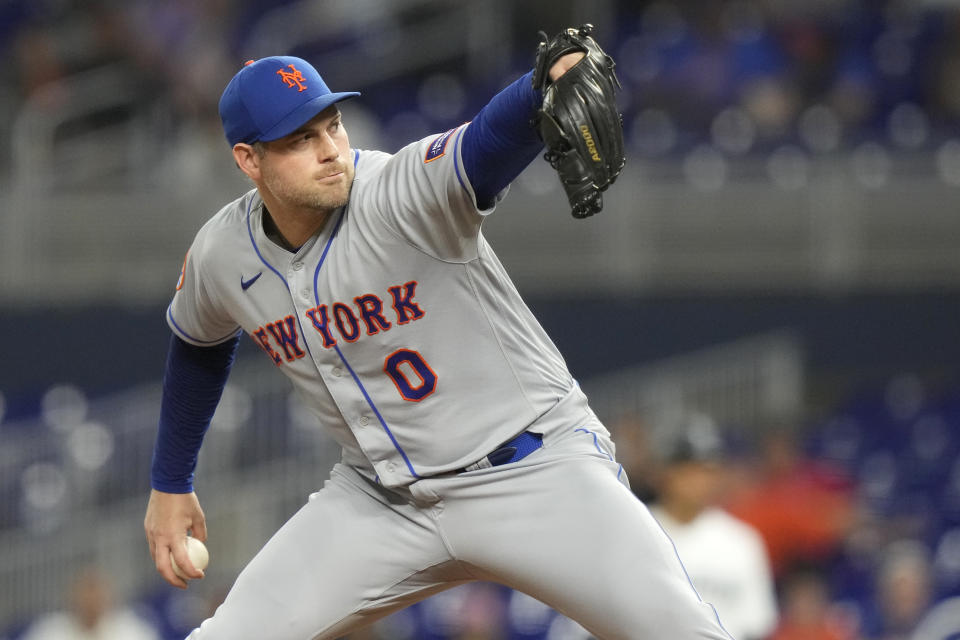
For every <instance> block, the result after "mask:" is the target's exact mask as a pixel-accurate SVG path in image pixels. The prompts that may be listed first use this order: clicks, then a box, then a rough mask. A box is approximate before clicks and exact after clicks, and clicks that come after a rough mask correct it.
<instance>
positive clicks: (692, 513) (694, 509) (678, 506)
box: [660, 500, 703, 524]
mask: <svg viewBox="0 0 960 640" xmlns="http://www.w3.org/2000/svg"><path fill="white" fill-rule="evenodd" d="M660 506H661V507H662V508H663V510H664V511H665V512H666V513H667V515H669V516H670V517H671V518H673V519H674V520H676V521H677V522H679V523H680V524H688V523H690V522H692V521H693V520H694V518H696V517H697V516H698V515H700V513H701V512H702V511H703V509H702V508H701V507H700V506H698V505H691V504H686V503H682V502H676V501H671V500H664V501H662V502H661V503H660Z"/></svg>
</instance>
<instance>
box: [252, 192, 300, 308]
mask: <svg viewBox="0 0 960 640" xmlns="http://www.w3.org/2000/svg"><path fill="white" fill-rule="evenodd" d="M252 210H253V198H250V203H249V204H247V233H249V234H250V244H252V245H253V250H254V251H255V252H256V253H257V257H258V258H260V262H262V263H263V264H265V265H267V268H268V269H270V271H273V272H274V273H275V274H277V277H278V278H280V282H282V283H283V286H284V287H286V289H287V291H289V290H290V287H288V286H287V279H286V278H284V277H283V275H282V274H281V273H280V272H279V271H277V270H276V269H275V268H274V267H273V265H272V264H270V263H269V262H267V260H266V258H264V257H263V254H262V253H260V247H258V246H257V241H256V240H254V238H253V225H252V224H250V213H251V212H252Z"/></svg>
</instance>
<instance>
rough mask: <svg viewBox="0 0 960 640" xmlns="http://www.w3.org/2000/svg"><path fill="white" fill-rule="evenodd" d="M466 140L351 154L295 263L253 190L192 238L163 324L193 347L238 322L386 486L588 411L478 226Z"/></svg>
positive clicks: (352, 460)
mask: <svg viewBox="0 0 960 640" xmlns="http://www.w3.org/2000/svg"><path fill="white" fill-rule="evenodd" d="M466 126H469V125H466ZM462 132H463V127H460V128H457V129H454V130H451V131H449V132H447V133H445V134H442V135H441V136H439V137H438V136H433V137H430V138H425V139H423V140H420V141H418V142H415V143H413V144H411V145H408V146H407V147H405V148H403V149H401V150H400V151H399V152H397V153H396V154H386V153H383V152H379V151H354V152H353V154H354V157H353V161H354V165H355V167H356V178H355V180H354V184H353V188H352V192H351V196H350V202H349V204H348V205H347V206H346V207H345V208H343V209H341V210H340V211H338V212H336V213H335V214H334V215H333V216H331V218H330V220H329V221H328V223H327V224H326V226H325V227H324V229H322V230H321V231H320V232H319V233H318V234H317V235H316V236H315V237H314V238H312V239H311V240H309V241H308V242H307V243H306V244H304V245H303V246H302V247H301V248H300V249H299V250H297V251H296V252H295V253H292V252H290V251H288V250H286V249H284V248H282V247H280V246H278V245H277V244H275V243H274V242H272V241H271V240H270V239H268V238H267V237H266V234H265V233H264V231H263V223H262V220H263V202H262V200H261V199H260V197H259V196H258V194H257V192H256V190H252V191H250V192H248V193H247V194H245V195H244V196H242V197H241V198H238V199H237V200H236V201H234V202H232V203H230V204H229V205H227V206H226V207H224V208H223V209H222V210H221V211H219V212H218V213H217V214H216V215H215V216H214V217H213V218H211V219H210V220H209V221H208V222H207V223H206V224H205V225H204V227H203V228H202V229H201V230H200V232H199V233H198V234H197V237H196V238H195V240H194V242H193V244H192V246H191V247H190V250H189V252H188V255H187V261H186V263H185V265H184V269H183V271H184V276H183V278H182V280H181V287H180V289H179V290H177V291H176V293H175V295H174V298H173V301H172V303H171V305H170V309H169V310H168V314H167V315H168V321H169V324H170V326H171V329H172V330H173V331H174V332H175V333H177V335H179V336H180V337H181V338H182V339H184V340H186V341H187V342H191V343H193V344H197V345H200V346H203V345H211V344H217V343H218V342H222V341H223V340H226V339H228V338H229V337H231V336H233V335H234V334H235V333H236V331H237V329H238V328H242V329H243V330H244V331H245V332H246V333H247V334H248V335H250V336H251V338H252V339H253V340H254V342H255V343H256V344H257V345H258V346H259V347H260V348H261V349H262V350H263V351H264V352H265V353H266V355H267V357H269V358H270V359H271V360H272V361H273V362H274V363H275V364H276V365H277V368H278V369H279V370H280V371H282V372H283V373H284V374H285V375H287V376H288V377H289V378H290V380H291V382H292V383H293V385H294V387H295V388H296V390H297V391H298V395H299V397H300V398H301V399H302V400H303V402H304V403H305V404H306V405H307V407H308V408H309V409H310V410H311V411H312V412H313V413H314V414H315V415H316V416H317V419H318V420H319V422H320V424H322V425H323V426H324V427H325V428H326V429H327V430H328V431H329V432H330V434H331V435H332V436H333V437H334V438H335V439H336V440H337V442H338V443H339V444H340V445H341V446H342V447H343V461H344V462H345V463H347V464H350V465H352V466H354V467H356V468H357V469H358V470H359V471H360V472H361V473H364V474H365V475H367V476H368V477H370V478H376V479H377V480H378V481H379V482H381V483H383V484H384V485H386V486H401V485H405V484H409V483H411V482H414V481H416V480H417V479H418V478H421V477H426V476H430V475H435V474H441V473H448V472H450V471H453V470H455V469H460V468H463V467H465V466H467V465H469V464H472V463H473V462H475V461H477V460H479V459H480V458H482V457H483V456H485V455H486V454H487V453H489V452H490V451H492V450H493V449H494V448H495V447H496V446H498V445H499V444H500V443H502V442H504V441H506V440H508V439H510V438H512V437H513V436H515V435H517V434H518V433H520V432H521V431H523V430H525V429H529V430H532V431H540V432H545V431H547V430H548V429H550V428H552V427H556V426H558V425H564V426H570V427H573V426H576V425H577V424H579V423H581V422H583V421H584V420H587V419H591V417H592V413H591V412H590V409H589V408H588V406H587V403H586V398H585V397H584V396H583V394H582V392H580V390H579V387H578V386H577V385H576V383H575V381H574V380H573V378H572V377H571V375H570V373H569V371H568V370H567V367H566V364H565V363H564V361H563V358H562V357H561V356H560V354H559V352H558V351H557V349H556V348H555V347H554V345H553V343H552V342H551V341H550V339H549V338H548V337H547V335H546V333H545V332H544V331H543V329H542V328H541V327H540V325H539V323H538V322H537V321H536V319H535V318H534V316H533V315H532V313H531V312H530V311H529V309H528V308H527V307H526V305H525V304H524V303H523V301H522V300H521V298H520V295H519V294H518V292H517V290H516V288H515V287H514V286H513V284H512V282H511V281H510V279H509V278H508V276H507V274H506V272H505V271H504V269H503V266H502V265H501V264H500V262H499V260H498V259H497V257H496V255H495V254H494V252H493V250H492V249H491V248H490V246H489V245H488V243H487V241H486V239H485V238H484V236H483V234H482V232H481V223H482V221H483V220H484V218H485V216H486V215H488V214H489V213H490V212H491V211H490V210H488V211H480V210H478V209H477V207H476V205H475V200H474V195H473V191H472V187H471V186H470V184H469V182H468V181H467V180H466V178H465V176H464V174H463V170H462V165H461V160H460V140H461V136H462ZM426 159H430V161H429V162H425V160H426ZM258 273H262V277H260V278H259V279H258V280H257V281H256V286H249V287H247V288H246V289H244V288H243V287H242V286H241V283H242V282H247V281H248V280H249V279H250V278H251V277H253V276H254V275H255V274H258ZM201 274H202V276H201Z"/></svg>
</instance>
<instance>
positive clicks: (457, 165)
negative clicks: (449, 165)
mask: <svg viewBox="0 0 960 640" xmlns="http://www.w3.org/2000/svg"><path fill="white" fill-rule="evenodd" d="M465 128H466V127H463V126H461V127H460V131H458V132H457V140H456V141H455V142H454V143H453V170H454V171H455V172H456V174H457V180H458V181H459V182H460V186H461V187H463V190H464V191H466V192H467V195H468V196H470V197H471V198H473V196H472V195H471V194H470V189H468V188H467V185H466V184H464V182H463V177H462V176H461V175H460V161H459V156H460V153H459V149H460V137H461V136H462V135H463V130H464V129H465Z"/></svg>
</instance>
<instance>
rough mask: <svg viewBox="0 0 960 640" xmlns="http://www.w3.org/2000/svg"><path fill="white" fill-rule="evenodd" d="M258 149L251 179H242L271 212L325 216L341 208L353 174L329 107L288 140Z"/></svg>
mask: <svg viewBox="0 0 960 640" xmlns="http://www.w3.org/2000/svg"><path fill="white" fill-rule="evenodd" d="M262 149H263V153H262V154H256V159H255V160H256V165H257V166H256V171H255V174H254V175H251V174H250V173H249V172H248V175H250V177H251V178H252V179H253V180H254V182H255V183H256V184H257V186H258V187H259V188H260V191H261V193H263V195H264V199H265V200H268V201H273V202H270V203H269V204H272V205H273V207H277V206H280V207H284V208H287V209H291V210H313V211H318V212H326V211H332V210H334V209H337V208H338V207H342V206H343V205H345V204H346V203H347V199H348V198H349V196H350V187H351V185H352V184H353V175H354V169H353V161H352V156H351V153H350V141H349V139H348V138H347V132H346V130H345V129H344V128H343V125H342V123H341V121H340V111H339V110H338V109H337V107H336V106H335V105H334V106H331V107H328V108H327V109H325V110H324V111H322V112H321V113H320V114H319V115H317V116H316V117H315V118H313V119H312V120H310V121H309V122H308V123H307V124H305V125H304V126H302V127H300V128H299V129H297V130H296V131H295V132H293V133H291V134H290V135H288V136H285V137H283V138H280V139H279V140H272V141H270V142H265V143H263V146H262ZM271 210H272V208H271Z"/></svg>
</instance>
